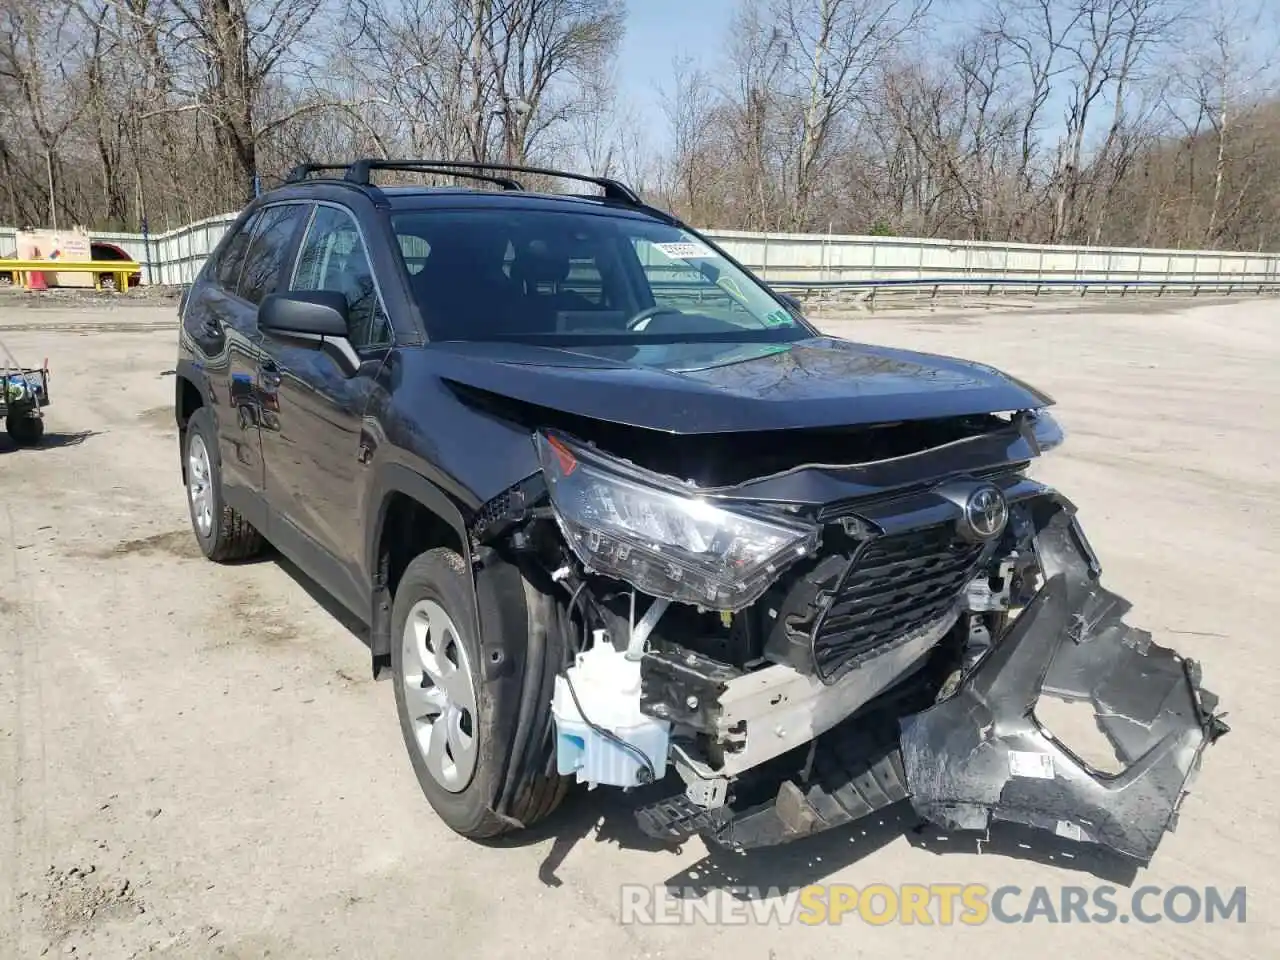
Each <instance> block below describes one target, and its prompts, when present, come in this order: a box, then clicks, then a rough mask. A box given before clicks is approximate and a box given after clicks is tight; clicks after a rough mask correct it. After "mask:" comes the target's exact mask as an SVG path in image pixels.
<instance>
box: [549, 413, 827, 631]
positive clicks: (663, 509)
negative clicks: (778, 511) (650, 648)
mask: <svg viewBox="0 0 1280 960" xmlns="http://www.w3.org/2000/svg"><path fill="white" fill-rule="evenodd" d="M535 443H536V444H537V447H538V459H539V460H540V461H541V463H542V472H543V474H544V476H545V477H546V481H547V487H548V489H549V491H550V493H551V502H552V506H553V507H554V508H555V515H556V520H557V521H558V522H559V524H560V529H561V530H562V531H563V533H564V536H565V539H566V540H568V542H569V546H570V547H571V548H572V549H573V552H574V553H575V554H577V556H578V559H579V560H581V561H582V563H583V564H584V565H585V566H587V567H588V568H590V569H592V570H595V571H597V572H599V573H603V574H606V575H608V576H612V577H617V578H618V579H621V580H626V581H627V582H629V583H631V584H633V585H634V586H635V587H636V589H638V590H640V591H642V592H644V593H647V594H650V595H651V596H655V597H661V598H663V599H665V600H678V601H682V602H684V603H691V604H696V605H698V606H702V607H707V608H710V609H713V610H740V609H741V608H743V607H745V606H748V605H750V604H751V603H753V602H754V601H755V600H757V599H759V597H760V595H761V594H762V593H764V591H765V589H766V588H767V587H768V586H769V584H770V583H772V582H773V581H774V580H775V579H776V578H777V576H778V574H779V573H781V571H782V570H783V569H784V568H785V567H787V566H789V565H790V564H792V563H794V562H795V561H796V560H798V559H800V558H801V557H803V556H806V555H807V554H810V553H812V552H813V551H814V549H815V548H816V547H817V545H818V531H817V528H816V527H814V526H812V525H809V524H803V523H799V522H796V521H793V520H789V519H787V518H784V517H774V516H767V517H766V516H759V515H755V514H752V513H749V512H746V511H742V510H738V509H728V508H726V507H723V506H721V505H720V504H718V503H715V502H713V501H711V500H708V499H706V498H704V497H699V496H697V495H695V494H692V493H687V492H685V491H682V490H680V489H679V488H678V486H677V485H675V484H672V483H671V481H670V480H668V479H667V478H664V477H662V476H660V475H657V474H652V473H649V472H648V471H645V470H641V469H639V468H637V467H633V466H631V465H629V464H626V463H622V462H620V461H618V460H615V459H613V458H611V457H607V456H604V455H602V454H600V453H598V452H596V451H594V450H591V449H588V448H586V447H583V446H582V445H581V444H577V443H574V442H573V441H571V440H568V439H567V438H565V437H564V436H562V435H559V434H549V433H542V432H539V433H538V434H537V435H536V436H535Z"/></svg>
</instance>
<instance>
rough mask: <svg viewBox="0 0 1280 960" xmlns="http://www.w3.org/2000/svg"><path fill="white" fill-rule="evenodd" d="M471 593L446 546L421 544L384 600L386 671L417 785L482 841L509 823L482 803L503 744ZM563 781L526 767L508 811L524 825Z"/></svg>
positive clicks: (550, 801)
mask: <svg viewBox="0 0 1280 960" xmlns="http://www.w3.org/2000/svg"><path fill="white" fill-rule="evenodd" d="M471 593H472V587H471V585H470V583H469V582H468V579H467V573H466V567H465V563H464V561H463V559H462V557H461V556H459V555H458V554H457V553H455V552H454V551H452V550H448V549H445V548H438V549H435V550H429V551H427V552H426V553H423V554H420V555H419V556H418V557H416V558H415V559H414V560H413V561H412V562H410V564H409V565H408V567H407V568H406V569H405V572H404V576H403V577H401V579H400V583H399V585H398V586H397V588H396V595H395V602H394V604H393V605H392V612H391V631H392V632H391V638H392V639H391V670H392V678H393V679H392V682H393V684H394V686H395V696H396V713H397V714H398V715H399V718H400V731H401V733H402V734H403V735H404V741H405V747H406V748H407V749H408V751H409V760H410V762H411V763H412V765H413V772H414V773H415V774H416V775H417V778H418V784H419V786H420V787H421V788H422V792H423V793H424V794H425V795H426V797H427V801H428V802H429V803H430V804H431V806H432V808H433V809H434V810H435V812H436V814H437V815H438V816H439V817H440V819H441V820H443V821H444V822H445V823H446V824H447V825H448V826H449V828H450V829H451V830H453V831H454V832H455V833H459V834H461V835H463V836H464V837H469V838H471V839H473V840H484V839H491V838H493V837H496V836H499V835H500V834H503V833H507V832H509V831H511V830H514V829H518V828H517V826H516V824H514V823H511V822H509V821H508V820H506V819H503V818H501V817H499V816H498V815H497V814H495V813H494V812H493V811H492V810H491V809H489V805H490V803H492V801H493V798H494V797H495V796H496V795H497V792H498V791H497V787H498V781H499V778H500V777H502V775H503V760H504V758H505V756H506V745H505V744H495V743H494V742H493V740H494V733H493V728H492V722H493V721H492V705H491V702H490V701H489V699H488V698H489V697H490V696H491V694H489V692H488V691H487V690H486V689H485V687H484V685H483V683H482V677H481V673H480V669H479V667H480V658H481V648H480V643H479V642H478V638H477V637H476V636H475V635H474V633H475V628H474V626H473V624H472V619H471V604H472V601H471V597H470V595H471ZM462 671H465V675H464V674H462ZM543 709H547V710H550V703H549V702H548V703H547V704H546V705H545V706H544V707H543ZM433 738H438V739H433ZM433 745H434V746H435V747H436V749H434V750H433V749H432V748H433ZM568 787H569V780H568V778H566V777H560V776H555V775H553V776H550V777H548V776H544V775H541V774H533V775H531V776H529V777H528V779H527V780H526V782H524V783H522V784H520V785H519V787H518V789H517V790H516V791H515V792H514V796H515V799H514V801H513V802H512V805H511V810H510V816H511V818H512V819H513V820H516V821H518V822H519V823H521V824H523V825H524V826H525V827H529V826H532V825H533V824H534V823H537V822H538V821H539V820H542V819H543V818H545V817H547V816H548V815H549V814H551V813H552V812H553V811H554V810H555V809H556V808H557V807H558V806H559V805H560V803H561V801H562V800H563V799H564V796H565V793H566V792H567V790H568Z"/></svg>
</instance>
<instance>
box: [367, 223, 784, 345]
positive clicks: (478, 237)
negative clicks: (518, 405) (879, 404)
mask: <svg viewBox="0 0 1280 960" xmlns="http://www.w3.org/2000/svg"><path fill="white" fill-rule="evenodd" d="M392 225H393V228H394V230H395V232H396V236H397V239H398V240H399V245H400V251H401V254H402V255H403V257H404V262H405V267H406V269H407V270H408V273H409V279H410V284H411V286H412V289H413V294H414V297H415V298H416V299H417V301H418V305H419V307H420V309H421V311H422V315H423V318H424V319H425V321H426V324H427V333H428V335H429V336H430V337H431V339H433V340H515V341H523V342H536V343H548V344H552V345H556V344H561V343H564V344H568V343H572V344H580V343H582V344H585V343H597V344H600V343H629V344H642V343H661V342H666V343H671V342H715V341H722V342H723V341H731V342H744V343H753V342H769V343H778V342H789V341H793V340H798V339H801V338H803V337H806V336H809V335H810V334H809V332H808V331H807V329H806V328H805V327H804V326H803V325H802V324H801V323H800V322H799V321H798V320H797V319H796V317H795V316H793V315H792V314H791V312H790V311H789V310H787V308H786V307H785V306H784V305H783V304H782V303H781V302H779V301H778V300H776V299H774V297H773V296H772V295H770V294H769V293H768V292H767V291H766V290H764V289H763V288H762V287H761V286H760V284H759V283H758V282H756V281H755V280H754V279H752V278H751V277H750V276H749V275H747V274H746V273H745V272H744V271H743V270H742V269H740V268H739V267H736V266H734V265H733V264H732V263H730V262H729V261H728V260H726V259H725V258H724V257H722V256H721V255H720V254H719V253H717V252H716V251H715V250H713V249H712V248H711V247H709V246H707V245H706V244H705V243H704V242H702V241H701V240H699V239H698V238H697V237H695V236H693V235H692V234H690V233H688V232H686V231H684V230H681V229H679V228H677V227H673V226H668V225H667V224H663V223H658V222H654V221H652V220H640V219H635V218H631V217H614V216H601V215H598V214H584V213H576V212H560V211H550V210H528V209H524V210H521V209H489V210H474V209H473V210H422V211H413V212H403V213H399V214H396V215H394V216H393V217H392Z"/></svg>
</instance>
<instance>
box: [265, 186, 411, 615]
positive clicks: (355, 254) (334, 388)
mask: <svg viewBox="0 0 1280 960" xmlns="http://www.w3.org/2000/svg"><path fill="white" fill-rule="evenodd" d="M287 287H288V289H291V290H297V291H314V290H328V291H336V292H341V293H343V294H344V295H345V296H346V300H347V306H348V309H349V311H350V323H349V327H348V330H349V332H348V339H347V341H346V342H345V343H342V342H326V343H319V342H316V341H314V340H307V339H301V338H298V337H295V336H289V335H286V334H283V333H281V334H276V333H267V334H266V335H265V340H264V345H263V346H264V352H265V357H264V359H263V363H262V367H261V372H260V374H259V384H260V389H261V392H262V396H263V400H264V402H265V403H268V404H269V405H270V406H271V408H272V412H273V416H271V417H267V418H264V419H263V426H262V453H263V461H264V466H265V471H266V474H265V476H266V481H265V485H266V496H267V503H268V506H269V507H270V509H271V521H270V533H269V534H268V536H269V539H270V540H271V541H272V543H274V544H275V545H276V546H277V547H278V548H280V549H281V550H282V551H284V552H285V553H286V554H287V555H289V556H290V557H291V558H292V559H293V560H294V561H295V562H296V563H298V565H299V566H301V567H302V568H303V569H304V570H305V571H306V572H307V573H308V574H309V575H310V576H311V577H312V578H314V579H315V580H316V581H318V582H319V583H320V584H321V585H322V586H324V587H325V588H326V589H328V590H329V592H330V593H332V594H333V595H335V596H336V597H338V598H339V599H340V600H341V601H342V602H343V603H344V604H345V605H346V606H347V607H349V608H350V609H352V610H353V611H355V612H357V613H361V614H367V612H368V609H367V604H368V597H367V586H362V584H363V583H364V578H363V577H362V574H361V572H360V571H361V568H362V564H361V551H362V548H363V545H364V540H363V526H362V520H363V516H362V508H363V503H362V499H361V490H362V487H361V485H360V483H359V479H360V478H359V475H358V474H359V471H360V470H361V462H362V461H361V447H362V429H363V417H364V414H365V411H366V409H367V408H368V406H369V401H370V398H371V396H372V395H373V391H374V389H375V377H376V375H377V373H378V370H379V368H380V367H381V365H382V362H383V360H384V359H385V358H386V355H387V352H388V350H389V348H390V346H391V343H392V339H393V338H392V334H391V324H390V323H389V321H388V315H387V311H386V308H385V306H384V301H383V298H382V295H381V291H380V290H379V289H378V285H377V281H376V279H375V277H374V274H373V269H372V266H371V265H370V261H369V256H368V252H367V247H366V243H365V238H364V236H363V234H362V233H361V231H360V227H359V225H358V223H357V221H356V219H355V217H354V216H353V214H352V213H351V212H350V211H348V210H347V209H345V208H344V207H340V206H337V205H335V204H330V203H318V204H317V205H316V206H315V208H314V211H313V213H312V215H311V219H310V222H309V224H308V226H307V229H306V233H305V235H304V237H303V239H302V242H301V244H300V246H299V249H298V256H297V263H296V265H295V267H294V271H293V276H292V279H291V280H290V281H288V282H287Z"/></svg>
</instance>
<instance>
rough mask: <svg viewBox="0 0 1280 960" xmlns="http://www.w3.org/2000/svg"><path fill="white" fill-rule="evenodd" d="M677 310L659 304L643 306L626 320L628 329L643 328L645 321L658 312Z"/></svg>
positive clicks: (677, 311)
mask: <svg viewBox="0 0 1280 960" xmlns="http://www.w3.org/2000/svg"><path fill="white" fill-rule="evenodd" d="M679 312H680V311H679V310H676V309H674V308H673V307H664V306H662V305H660V304H654V305H653V306H652V307H645V308H644V309H643V310H641V311H640V312H639V313H637V314H636V315H635V316H634V317H632V318H631V319H630V320H628V321H627V329H628V330H643V329H644V325H645V323H646V322H647V321H649V320H652V319H653V318H654V317H656V316H657V315H658V314H660V313H679Z"/></svg>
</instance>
